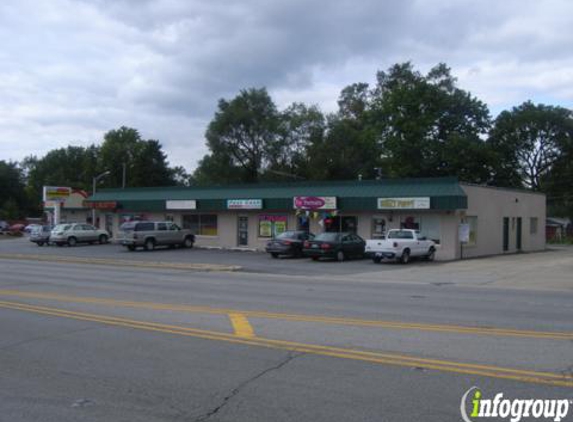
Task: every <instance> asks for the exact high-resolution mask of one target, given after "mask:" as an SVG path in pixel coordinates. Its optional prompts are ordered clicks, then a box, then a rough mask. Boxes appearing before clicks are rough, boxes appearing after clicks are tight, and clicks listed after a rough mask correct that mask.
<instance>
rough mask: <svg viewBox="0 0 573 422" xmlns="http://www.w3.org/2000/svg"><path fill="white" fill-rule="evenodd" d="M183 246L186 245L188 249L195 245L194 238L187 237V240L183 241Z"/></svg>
mask: <svg viewBox="0 0 573 422" xmlns="http://www.w3.org/2000/svg"><path fill="white" fill-rule="evenodd" d="M183 246H185V247H186V248H188V249H190V248H192V247H193V239H191V238H190V237H186V238H185V240H184V241H183Z"/></svg>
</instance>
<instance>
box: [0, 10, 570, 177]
mask: <svg viewBox="0 0 573 422" xmlns="http://www.w3.org/2000/svg"><path fill="white" fill-rule="evenodd" d="M571 16H573V4H572V3H570V2H569V1H567V0H539V1H533V0H527V1H517V0H509V1H505V2H499V1H493V0H485V1H480V2H475V1H472V2H470V1H469V0H440V1H430V0H408V1H403V0H402V1H398V0H395V1H384V2H380V1H377V0H370V1H368V0H364V1H361V2H355V1H350V0H344V1H342V0H341V1H337V2H331V1H326V0H321V1H306V0H305V1H303V0H290V1H286V2H268V1H262V0H244V1H241V2H236V1H230V0H229V1H217V2H205V1H199V0H193V1H184V0H83V1H81V0H51V1H48V0H39V1H33V0H5V1H4V2H2V3H1V4H0V40H2V41H1V45H0V47H1V48H0V145H1V146H2V156H0V159H21V158H23V157H24V156H26V155H29V154H36V155H43V154H45V153H46V152H47V151H49V150H50V149H53V148H57V147H62V146H65V145H67V144H69V143H74V144H84V145H87V144H90V143H92V142H100V141H101V139H102V137H103V134H104V133H105V132H106V131H108V130H110V129H115V128H117V127H119V126H122V125H126V126H132V127H135V128H136V129H138V130H139V131H140V133H141V134H142V136H144V137H145V138H154V139H158V140H160V141H161V142H162V143H163V145H164V147H165V150H166V152H167V153H168V156H169V159H170V161H171V163H172V164H176V165H184V166H185V167H187V168H188V169H191V168H192V167H194V166H195V164H196V162H197V161H198V159H200V158H201V157H202V155H203V154H204V153H205V152H206V150H205V146H204V139H203V135H204V131H205V128H206V125H207V123H208V122H209V120H210V119H211V118H212V116H213V113H214V111H215V108H216V105H217V101H218V99H219V98H221V97H225V98H231V97H233V96H234V95H236V94H237V93H238V91H239V90H241V89H244V88H249V87H260V86H267V87H268V89H269V91H270V93H271V95H272V96H273V98H274V99H275V100H276V102H277V104H279V106H280V107H281V108H282V107H286V106H287V105H288V104H289V103H291V102H294V101H298V102H305V103H309V104H319V105H320V107H321V108H322V110H323V111H327V112H329V111H334V110H335V109H336V100H337V98H338V94H339V92H340V90H341V89H342V88H343V87H344V86H346V85H348V84H350V83H354V82H370V83H372V82H373V80H374V78H375V74H376V71H377V70H381V69H382V70H383V69H387V68H388V67H389V66H391V65H392V64H394V63H396V62H401V61H406V60H411V61H412V62H413V63H414V66H415V67H416V68H417V69H420V70H421V71H423V72H425V71H427V70H428V69H429V68H430V67H432V66H433V65H435V64H437V63H438V62H445V63H447V64H448V65H449V66H450V67H451V68H452V71H453V73H454V75H456V76H458V78H459V85H460V87H461V88H463V89H467V90H469V91H471V92H472V93H473V94H474V95H475V96H477V97H478V98H480V99H482V100H483V101H485V102H486V103H487V104H488V105H489V106H490V108H491V110H492V112H493V113H494V114H496V113H497V112H499V111H501V110H503V109H506V108H510V107H512V106H516V105H519V104H520V103H521V102H523V101H525V100H528V99H531V100H533V101H540V102H545V103H550V104H559V105H563V106H566V107H570V108H571V107H572V106H573V103H572V98H573V88H572V87H573V83H572V82H573V56H572V55H571V53H570V48H569V46H570V45H571V44H572V43H573V31H571V30H570V28H571V27H572V26H573V25H572V24H573V22H572V21H573V18H572V17H571Z"/></svg>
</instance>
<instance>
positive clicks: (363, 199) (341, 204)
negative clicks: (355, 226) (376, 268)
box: [87, 178, 467, 211]
mask: <svg viewBox="0 0 573 422" xmlns="http://www.w3.org/2000/svg"><path fill="white" fill-rule="evenodd" d="M295 196H335V197H337V198H338V208H339V209H341V210H356V211H359V210H375V209H376V208H377V202H376V201H377V198H384V197H430V198H431V208H432V209H463V208H467V197H466V194H465V193H464V191H463V190H462V188H461V187H460V184H459V182H458V180H457V179H456V178H426V179H382V180H362V181H358V180H351V181H337V182H335V181H328V182H291V183H265V184H262V183H261V184H243V185H226V186H209V187H148V188H126V189H101V190H99V191H97V193H96V194H95V195H93V196H91V197H89V198H88V199H87V201H88V202H90V201H115V202H118V204H119V206H118V208H119V209H129V210H133V211H145V210H147V211H161V210H165V201H166V200H186V199H187V200H192V199H194V200H197V202H198V204H197V209H198V210H202V209H203V210H208V209H210V210H224V209H226V200H227V199H263V202H264V204H263V205H264V209H289V210H290V209H292V207H293V202H292V200H293V197H295Z"/></svg>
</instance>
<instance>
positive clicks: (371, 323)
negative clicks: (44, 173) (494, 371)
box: [0, 290, 573, 340]
mask: <svg viewBox="0 0 573 422" xmlns="http://www.w3.org/2000/svg"><path fill="white" fill-rule="evenodd" d="M0 296H11V297H22V298H29V299H47V300H54V301H60V302H68V303H88V304H95V305H106V306H114V307H117V306H121V307H127V308H137V309H153V310H162V311H178V312H191V313H202V314H211V315H242V316H244V317H254V318H268V319H279V320H285V321H298V322H312V323H322V324H331V325H342V326H360V327H376V328H385V329H396V330H418V331H431V332H441V333H455V334H470V335H487V336H504V337H523V338H535V339H546V340H573V333H571V332H555V331H533V330H517V329H509V328H496V327H469V326H461V325H445V324H425V323H409V322H400V321H380V320H366V319H356V318H342V317H328V316H317V315H297V314H286V313H277V312H264V311H249V310H237V309H228V308H211V307H207V306H193V305H176V304H167V303H153V302H134V301H125V300H114V299H103V298H96V297H80V296H66V295H60V294H55V293H46V292H24V291H20V290H0ZM231 322H233V319H232V318H231ZM233 325H235V324H234V323H233ZM240 325H243V326H244V323H243V322H241V323H239V325H238V326H240Z"/></svg>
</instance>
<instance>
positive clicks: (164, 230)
mask: <svg viewBox="0 0 573 422" xmlns="http://www.w3.org/2000/svg"><path fill="white" fill-rule="evenodd" d="M120 230H121V232H122V237H121V240H120V243H121V244H122V245H123V246H125V247H126V248H127V249H129V250H130V251H134V250H135V249H136V248H137V247H138V246H141V247H143V248H144V249H145V250H147V251H152V250H153V249H155V247H156V246H170V247H175V246H182V247H185V248H192V247H193V245H194V243H195V235H194V234H193V233H191V231H190V230H187V229H182V228H180V227H179V226H178V225H177V224H175V223H173V222H171V221H130V222H127V223H124V224H122V226H121V227H120Z"/></svg>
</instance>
